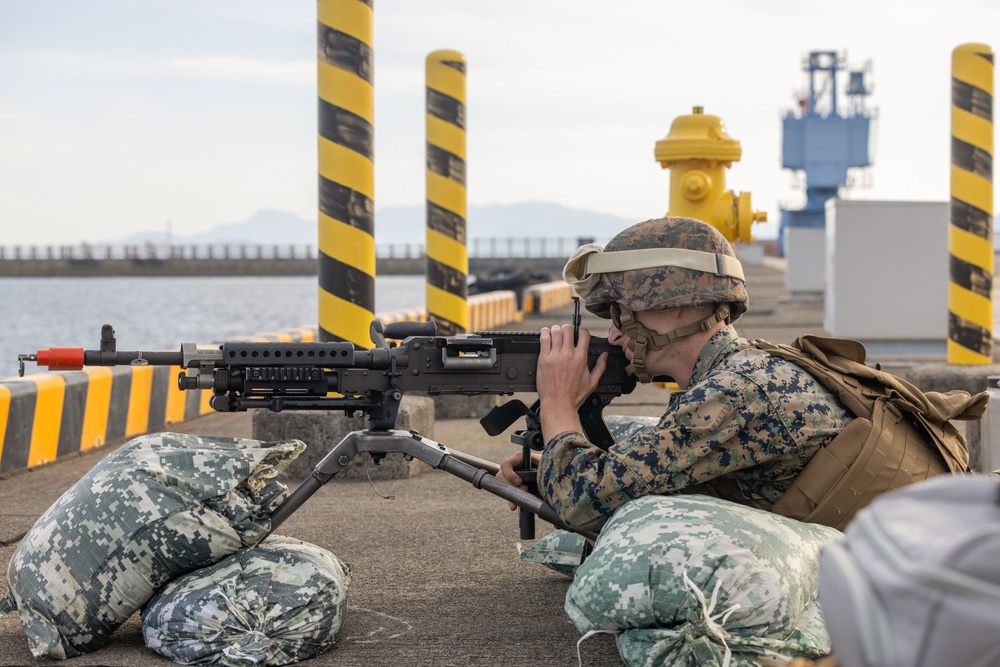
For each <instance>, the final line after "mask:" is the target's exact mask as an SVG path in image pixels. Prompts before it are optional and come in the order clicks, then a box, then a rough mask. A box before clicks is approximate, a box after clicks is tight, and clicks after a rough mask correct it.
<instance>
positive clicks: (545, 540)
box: [517, 415, 660, 577]
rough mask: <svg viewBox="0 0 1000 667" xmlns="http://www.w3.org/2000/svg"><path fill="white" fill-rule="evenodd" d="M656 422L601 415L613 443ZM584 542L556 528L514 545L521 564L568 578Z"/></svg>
mask: <svg viewBox="0 0 1000 667" xmlns="http://www.w3.org/2000/svg"><path fill="white" fill-rule="evenodd" d="M659 421H660V420H659V418H658V417H638V416H633V415H605V416H604V422H605V423H606V424H607V426H608V431H609V432H610V433H611V437H612V438H613V439H614V441H615V442H618V441H619V440H625V439H628V438H631V437H633V436H636V435H638V434H640V433H642V432H644V431H649V430H652V429H653V428H655V427H656V424H657V423H658V422H659ZM586 541H587V540H586V539H585V538H584V537H583V535H579V534H578V533H571V532H569V531H566V530H560V529H558V528H557V529H555V530H553V531H551V532H550V533H548V534H547V535H545V536H544V537H541V538H540V539H538V541H536V542H535V543H534V544H532V545H530V546H527V547H524V546H522V545H521V544H518V548H517V553H518V556H519V557H520V559H521V560H522V561H524V562H525V563H537V564H538V565H544V566H545V567H547V568H549V569H550V570H555V571H556V572H559V573H560V574H566V575H569V576H571V577H572V576H573V575H574V574H576V568H578V567H579V566H580V562H581V561H582V560H583V549H584V545H585V544H586Z"/></svg>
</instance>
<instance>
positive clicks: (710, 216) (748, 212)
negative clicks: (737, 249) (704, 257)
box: [654, 107, 767, 242]
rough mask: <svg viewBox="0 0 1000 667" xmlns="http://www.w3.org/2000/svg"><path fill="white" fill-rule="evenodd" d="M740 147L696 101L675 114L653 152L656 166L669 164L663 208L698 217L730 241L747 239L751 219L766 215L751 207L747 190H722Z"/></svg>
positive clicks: (764, 217)
mask: <svg viewBox="0 0 1000 667" xmlns="http://www.w3.org/2000/svg"><path fill="white" fill-rule="evenodd" d="M742 152H743V151H742V149H741V148H740V142H739V141H737V140H736V139H733V138H731V137H730V136H729V134H728V133H727V132H726V126H725V124H724V123H723V122H722V119H721V118H719V117H718V116H710V115H706V114H705V113H704V112H703V109H702V108H701V107H694V109H693V111H692V112H691V114H690V115H687V116H678V117H677V118H675V119H674V122H673V123H672V124H671V126H670V134H668V135H667V136H666V137H664V138H663V139H660V140H659V141H657V142H656V150H655V152H654V155H655V157H656V159H657V161H659V163H660V166H662V167H663V168H664V169H670V210H669V211H668V213H667V214H668V215H677V216H683V217H688V218H696V219H698V220H703V221H705V222H707V223H708V224H710V225H712V226H713V227H715V228H716V229H718V230H719V231H720V232H722V234H723V235H724V236H725V237H726V239H727V240H729V241H730V242H733V241H736V240H739V241H750V240H751V239H752V236H751V234H750V225H751V224H752V223H754V222H764V221H766V220H767V212H766V211H754V210H753V209H752V208H751V206H750V193H749V192H741V193H739V194H738V195H737V194H735V193H733V191H731V190H729V191H726V190H725V187H726V169H728V168H729V167H731V166H732V164H733V162H738V161H739V159H740V156H741V155H742Z"/></svg>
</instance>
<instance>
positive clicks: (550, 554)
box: [517, 528, 587, 577]
mask: <svg viewBox="0 0 1000 667" xmlns="http://www.w3.org/2000/svg"><path fill="white" fill-rule="evenodd" d="M586 541H587V540H586V539H585V538H584V537H583V535H578V534H577V533H571V532H569V531H568V530H560V529H558V528H556V529H555V530H552V531H551V532H549V533H548V534H547V535H545V536H544V537H542V538H540V539H538V540H537V541H536V542H535V543H534V544H532V545H531V546H530V547H523V546H521V544H520V543H518V545H517V553H518V556H519V557H520V559H521V560H522V561H524V562H525V563H537V564H539V565H544V566H545V567H547V568H549V569H550V570H555V571H556V572H559V573H560V574H565V575H568V576H570V577H572V576H573V575H574V574H576V569H577V568H578V567H580V561H582V560H583V547H584V544H585V543H586Z"/></svg>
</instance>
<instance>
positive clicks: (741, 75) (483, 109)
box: [0, 0, 1000, 245]
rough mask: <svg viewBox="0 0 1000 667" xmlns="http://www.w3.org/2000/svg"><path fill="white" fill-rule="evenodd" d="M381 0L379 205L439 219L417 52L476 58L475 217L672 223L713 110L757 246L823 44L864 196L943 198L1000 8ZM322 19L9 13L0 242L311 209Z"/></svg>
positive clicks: (198, 225)
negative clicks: (811, 60)
mask: <svg viewBox="0 0 1000 667" xmlns="http://www.w3.org/2000/svg"><path fill="white" fill-rule="evenodd" d="M374 4H375V40H374V41H375V43H374V47H375V91H376V92H375V96H376V98H375V104H376V126H375V164H376V210H377V209H379V208H383V207H387V206H399V205H418V206H422V205H423V202H424V59H425V57H426V55H427V53H429V52H430V51H433V50H436V49H442V48H448V49H456V50H459V51H461V52H462V53H464V54H465V56H466V59H467V61H468V107H467V123H468V142H469V144H468V152H469V159H468V196H469V203H470V204H473V205H476V204H479V205H482V204H494V203H513V202H522V201H531V200H541V201H552V202H557V203H560V204H564V205H566V206H571V207H575V208H582V209H589V210H594V211H601V212H607V213H613V214H616V215H620V216H624V217H627V218H630V219H634V220H636V221H639V220H643V219H646V218H649V217H653V216H657V215H661V214H662V213H664V212H665V211H666V209H667V205H668V186H669V174H668V172H666V171H664V170H662V169H661V168H660V166H659V165H658V164H657V163H656V162H655V161H654V160H653V146H654V144H655V142H656V141H657V140H658V139H661V138H662V137H664V136H665V135H666V134H667V132H668V131H669V129H670V124H671V122H672V121H673V119H674V118H676V117H677V116H679V115H682V114H687V113H690V111H691V107H692V106H694V105H700V106H703V107H704V108H705V113H709V114H715V115H718V116H720V117H721V118H722V119H723V120H724V121H725V124H726V127H727V128H728V131H729V133H730V135H731V136H732V137H733V138H735V139H737V140H739V141H740V142H741V144H742V147H743V158H742V161H741V162H739V163H737V164H736V165H734V167H733V169H732V170H730V171H729V172H728V176H727V179H728V180H727V186H728V188H729V189H732V190H736V191H749V192H751V193H752V196H753V204H754V207H755V208H756V209H762V210H766V211H767V213H768V215H769V217H770V220H771V221H772V222H771V223H769V224H768V226H767V227H762V226H758V227H755V229H757V232H756V233H757V235H758V236H773V235H774V230H775V229H776V226H775V223H776V221H777V219H778V209H779V208H780V207H781V206H782V205H783V204H791V205H793V206H798V205H800V204H801V203H802V200H803V194H802V192H801V191H800V190H796V189H795V188H794V187H793V185H794V179H793V177H792V174H791V172H788V171H786V170H783V169H781V117H782V115H783V114H784V113H785V112H786V111H787V110H789V109H791V108H792V107H793V106H794V104H795V99H794V98H795V94H796V93H800V92H802V91H803V90H804V86H805V75H804V73H803V72H802V60H803V58H804V56H805V55H806V54H807V53H808V51H810V50H817V49H823V50H826V49H837V50H842V51H845V52H846V54H847V60H848V63H849V64H850V65H852V66H862V65H863V64H864V63H865V62H866V61H869V60H870V61H871V81H872V83H873V85H874V94H873V95H872V96H871V98H870V101H871V105H872V106H874V107H877V108H878V112H879V118H878V121H877V126H876V132H875V134H874V141H873V147H874V154H875V166H874V167H873V169H872V170H871V182H872V186H871V187H869V188H866V189H857V190H854V191H852V192H851V193H850V196H851V197H854V198H864V199H906V200H910V199H917V200H933V201H944V200H946V199H947V198H948V188H949V184H948V173H949V152H948V151H949V141H950V140H949V135H950V124H949V123H950V121H949V114H950V97H949V96H950V76H951V52H952V50H953V49H954V47H955V46H957V45H959V44H962V43H967V42H983V43H986V44H989V45H991V46H993V48H994V49H996V48H997V47H998V46H1000V2H997V0H952V1H951V2H941V0H909V1H908V2H905V3H904V2H889V1H888V0H864V1H862V0H841V1H840V2H817V1H811V0H742V1H737V0H704V1H703V2H692V1H691V0H684V1H675V0H616V1H615V2H609V1H608V0H602V1H597V0H491V1H489V2H487V1H485V0H480V1H473V0H424V1H420V2H417V1H415V0H374ZM315 17H316V3H315V0H159V1H156V2H154V1H150V0H50V1H48V2H42V1H40V0H0V225H2V228H0V229H2V236H0V244H7V245H10V244H57V243H59V244H62V243H65V244H74V243H78V242H81V241H90V242H97V241H101V240H105V239H109V238H117V237H121V236H124V235H127V234H129V233H132V232H135V231H141V230H156V229H162V230H164V231H165V230H166V229H167V227H168V226H169V227H170V228H171V230H172V232H173V234H174V235H175V236H180V235H185V234H191V233H196V232H199V231H203V230H205V229H208V228H210V227H212V226H215V225H217V224H221V223H225V222H235V221H240V220H243V219H245V218H247V217H248V216H250V215H251V214H253V213H254V212H255V211H257V210H259V209H262V208H271V209H279V210H286V211H291V212H293V213H296V214H298V215H300V216H302V217H305V218H307V219H313V218H315V215H316V214H315V210H316V85H315V79H316V74H315V71H316V65H315V53H316V46H315V44H316V28H315V21H316V18H315ZM469 224H470V225H474V224H475V220H474V219H472V220H470V221H469ZM377 226H378V218H377V216H376V229H377ZM614 231H615V230H612V231H611V232H610V233H613V232H614ZM502 233H503V230H497V234H498V235H502ZM572 233H573V231H572V230H551V232H550V231H549V230H540V231H539V234H540V235H543V234H544V235H550V236H556V235H566V236H571V235H572ZM483 235H485V234H483ZM388 240H389V239H382V238H379V241H380V242H383V241H388Z"/></svg>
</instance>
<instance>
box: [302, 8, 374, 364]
mask: <svg viewBox="0 0 1000 667" xmlns="http://www.w3.org/2000/svg"><path fill="white" fill-rule="evenodd" d="M316 9H317V18H318V25H317V28H318V31H319V33H318V44H317V47H318V48H317V80H318V93H319V137H318V143H319V250H320V253H319V340H320V341H349V342H352V343H354V344H355V345H356V346H358V347H361V348H370V347H371V346H372V342H371V338H370V337H369V335H368V327H369V324H370V323H371V320H372V319H373V318H374V312H375V188H374V182H375V163H374V149H373V145H374V138H373V137H374V129H373V126H374V122H375V111H374V110H375V97H374V88H373V71H372V69H373V63H372V25H373V21H372V0H318V2H317V5H316Z"/></svg>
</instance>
